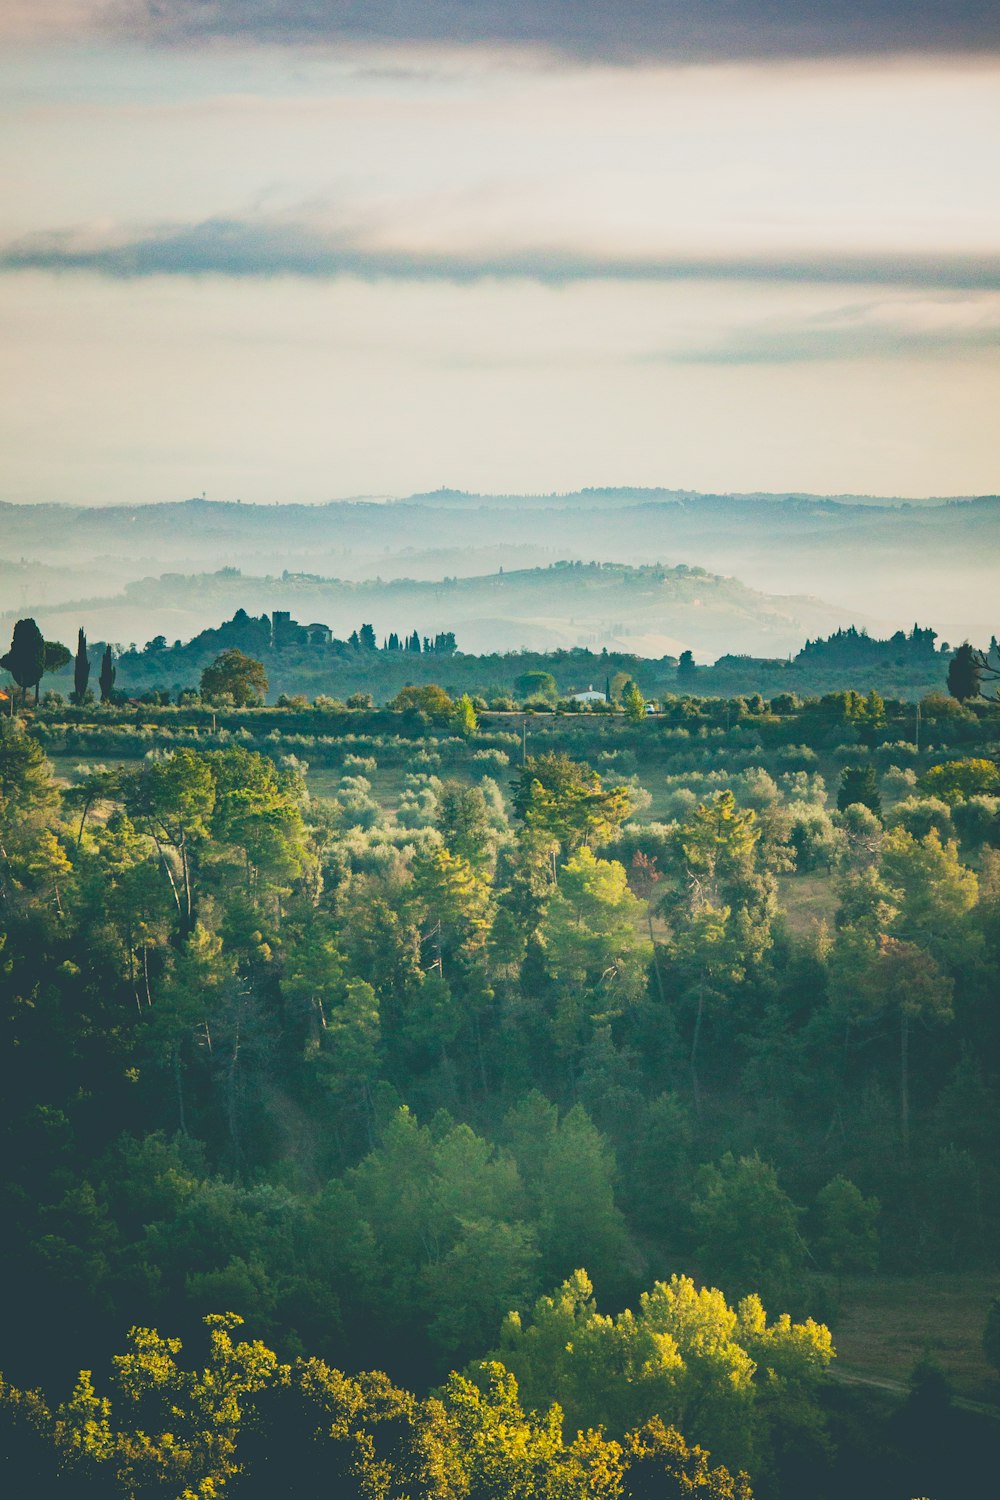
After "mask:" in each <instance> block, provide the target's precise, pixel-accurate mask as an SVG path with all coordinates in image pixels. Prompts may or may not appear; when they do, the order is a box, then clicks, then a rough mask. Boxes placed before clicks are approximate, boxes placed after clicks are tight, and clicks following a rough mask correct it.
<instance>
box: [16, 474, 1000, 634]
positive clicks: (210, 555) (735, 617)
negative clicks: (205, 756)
mask: <svg viewBox="0 0 1000 1500" xmlns="http://www.w3.org/2000/svg"><path fill="white" fill-rule="evenodd" d="M0 527H2V535H3V538H4V546H3V560H2V561H0V611H2V615H3V622H4V625H5V626H6V624H7V623H9V622H10V621H11V620H12V619H14V618H17V616H18V615H19V614H22V613H27V612H30V613H34V614H36V616H37V617H39V619H40V620H44V622H45V628H46V630H47V631H48V632H49V634H50V635H55V634H58V633H61V634H63V635H64V636H65V635H66V634H67V633H68V632H69V631H71V630H73V631H75V628H76V625H77V624H78V623H87V624H88V628H89V629H90V630H91V633H92V635H96V634H98V633H101V634H105V635H107V636H108V637H109V638H111V639H116V640H125V641H128V640H138V641H140V642H141V641H142V640H143V639H148V638H149V637H151V636H152V635H156V634H164V635H167V636H168V637H170V638H171V639H173V638H174V637H187V636H189V635H191V634H193V633H195V632H196V631H197V630H200V629H202V628H204V627H205V626H208V625H210V624H213V623H215V622H216V621H217V620H218V619H219V618H220V616H221V615H222V614H224V613H226V612H227V611H229V612H231V610H232V609H234V608H236V607H238V606H240V605H242V606H244V607H245V608H247V609H259V610H263V609H271V608H287V607H292V608H293V610H296V611H299V612H300V615H302V614H308V615H309V616H310V618H316V619H321V620H324V619H325V620H326V622H327V623H329V624H330V625H332V626H333V627H334V629H335V630H338V631H339V630H341V629H343V628H345V627H346V628H353V626H354V625H356V624H358V623H359V622H360V617H361V615H362V614H366V615H367V616H369V617H371V618H372V623H374V624H375V626H376V629H377V630H379V631H381V630H382V629H383V628H384V629H385V630H389V629H403V628H407V629H410V628H417V629H419V630H420V631H421V632H422V633H426V632H432V631H434V630H436V629H440V628H447V629H455V630H456V632H457V633H459V635H460V644H461V645H462V646H464V647H465V649H469V650H479V649H484V648H486V647H490V648H491V647H494V646H496V647H504V646H514V647H516V646H518V645H521V644H525V645H538V646H542V645H546V646H553V645H565V644H569V645H573V644H578V643H583V642H586V643H587V644H598V645H604V644H607V645H609V646H611V645H613V644H616V643H621V642H627V641H632V642H634V643H637V644H636V645H635V649H641V644H640V643H645V644H646V645H647V646H648V649H649V652H650V654H661V653H662V651H665V650H675V649H680V648H681V647H682V646H687V647H690V648H691V649H693V650H694V651H695V653H696V655H698V656H699V658H701V659H707V658H709V657H710V656H712V655H713V654H717V653H718V652H722V651H749V652H752V653H754V654H758V653H760V654H768V655H774V654H781V653H783V652H786V651H788V650H794V649H797V647H798V646H800V645H801V644H802V641H803V639H804V638H805V636H806V635H809V634H815V633H817V632H820V631H824V632H825V631H826V630H828V629H831V628H834V627H836V626H838V625H847V624H850V623H855V624H858V625H862V624H867V625H868V626H869V627H870V628H871V629H873V630H875V631H878V632H886V633H891V632H892V631H894V630H895V629H897V628H898V627H900V626H908V625H910V624H912V623H913V621H914V620H915V619H919V620H921V621H922V622H923V623H927V624H933V625H934V627H935V628H936V629H937V630H938V631H939V633H940V634H941V636H942V637H944V638H946V639H949V640H953V641H958V640H961V639H963V638H965V637H968V638H970V639H972V640H976V641H980V642H986V641H988V640H989V637H990V636H991V635H992V634H993V633H994V631H995V630H996V628H997V618H996V615H997V611H996V559H997V556H998V554H1000V497H997V496H995V495H989V496H980V497H970V498H948V497H942V498H940V499H934V500H920V501H917V500H914V501H908V500H904V499H899V498H879V497H871V496H810V495H793V494H788V495H702V494H694V493H691V492H689V491H677V490H643V489H629V488H618V489H588V490H583V491H579V492H576V493H573V494H564V495H542V496H536V495H502V496H489V495H470V494H465V493H462V492H458V491H451V490H442V491H438V492H435V493H433V494H427V495H414V496H411V497H409V498H407V499H402V500H394V501H373V500H351V501H336V502H331V503H329V504H326V505H318V506H305V505H296V504H289V505H271V506H261V505H241V504H238V503H223V502H215V501H208V500H204V499H200V500H188V501H183V502H178V503H176V504H165V505H138V506H135V507H122V506H114V507H81V506H62V505H26V506H18V505H0ZM591 559H595V560H598V561H600V562H613V563H623V564H629V565H632V566H636V567H649V566H650V565H653V564H659V565H661V571H663V572H664V573H665V575H666V576H668V577H671V578H673V577H674V576H675V570H676V568H677V566H678V565H687V566H688V567H694V566H700V567H701V568H703V569H705V570H706V573H707V574H711V575H712V576H713V580H714V581H712V582H711V583H709V582H706V583H704V584H703V585H702V586H701V590H700V593H698V592H695V591H694V590H693V588H692V587H690V586H689V585H688V584H685V585H684V586H683V587H681V586H680V585H679V584H671V586H670V589H668V590H667V591H666V592H667V593H671V598H670V600H669V601H668V599H667V597H666V593H665V592H664V587H663V585H662V584H661V585H658V588H659V590H660V592H659V594H657V593H656V591H655V590H654V589H653V588H652V585H651V584H650V583H649V581H648V579H649V575H647V574H643V575H641V576H642V577H643V578H644V579H646V582H644V583H642V584H641V585H640V584H637V583H632V584H629V585H626V584H625V583H624V582H623V581H621V580H622V579H623V578H624V577H625V576H626V575H624V574H622V575H621V577H620V578H619V581H618V583H617V584H614V585H612V583H611V576H612V575H609V576H608V578H606V579H599V580H598V579H597V578H596V577H593V576H591V575H587V580H588V581H587V582H586V586H585V585H584V575H579V574H578V575H577V576H575V577H570V576H569V575H567V574H566V572H565V570H562V569H556V568H551V567H550V565H551V564H554V563H556V562H561V561H566V562H575V561H585V562H586V561H589V560H591ZM501 568H503V569H504V576H505V578H506V579H507V582H506V584H505V585H503V586H500V585H498V584H497V583H496V579H497V578H498V577H499V570H500V569H501ZM220 569H239V570H241V571H242V573H243V574H244V575H245V576H244V577H243V578H242V579H240V580H235V579H234V580H231V583H228V582H226V580H225V578H222V579H218V578H215V577H211V576H210V577H209V580H208V581H206V575H215V574H217V573H218V572H219V570H220ZM539 570H540V571H539ZM168 573H169V574H176V575H183V576H182V577H174V578H163V577H162V575H164V574H168ZM286 573H288V574H291V575H303V574H308V575H309V577H308V578H303V577H301V576H293V577H288V578H286V577H284V576H283V575H284V574H286ZM513 574H516V575H518V579H519V582H518V583H517V584H516V586H515V583H514V579H513V577H512V576H511V575H513ZM557 574H558V575H559V576H558V578H557ZM680 576H682V575H677V577H680ZM148 579H153V580H154V582H153V583H149V582H146V581H145V580H148ZM455 579H459V580H464V581H465V586H464V587H462V588H459V590H458V592H457V594H455V595H453V596H451V597H449V598H448V599H447V605H446V607H445V598H446V593H447V591H448V590H450V589H452V588H453V587H454V584H453V583H452V582H450V581H449V580H455ZM737 579H738V580H739V582H736V580H737ZM155 580H161V581H160V582H155ZM386 580H388V581H392V580H412V583H410V584H405V583H402V582H398V583H395V584H393V585H392V586H391V587H389V586H387V584H386V582H385V581H386ZM365 582H367V583H368V584H369V585H370V587H368V588H367V589H364V590H362V591H360V592H357V593H356V592H355V591H354V590H353V589H352V587H351V586H352V585H357V584H360V583H365ZM135 585H139V587H138V588H136V587H135ZM416 585H424V587H417V586H416ZM130 586H131V587H130ZM427 586H430V587H427ZM616 588H617V590H618V591H619V593H620V595H621V598H620V599H619V600H615V599H614V598H613V594H614V590H615V589H616ZM553 590H555V592H552V591H553ZM626 595H629V602H628V604H627V607H626ZM633 596H634V597H633ZM702 596H704V597H702ZM696 600H697V601H698V602H695V601H696ZM82 601H91V602H89V603H87V604H86V610H87V611H88V612H89V613H88V617H87V620H86V621H84V620H83V617H82V616H81V610H82V609H83V608H84V604H83V603H82ZM341 606H343V611H344V613H343V614H339V613H338V611H339V610H340V609H341ZM448 611H453V612H454V618H452V617H451V616H448V617H447V618H445V615H446V614H447V612H448ZM408 613H409V616H410V618H407V614H408ZM463 632H464V634H463Z"/></svg>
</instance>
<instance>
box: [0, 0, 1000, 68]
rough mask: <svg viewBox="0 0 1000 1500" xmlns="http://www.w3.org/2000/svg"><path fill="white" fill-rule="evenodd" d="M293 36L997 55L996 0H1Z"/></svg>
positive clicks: (122, 26) (31, 23) (729, 55)
mask: <svg viewBox="0 0 1000 1500" xmlns="http://www.w3.org/2000/svg"><path fill="white" fill-rule="evenodd" d="M95 30H96V31H97V32H103V33H104V34H105V35H106V36H111V37H114V38H132V39H135V38H136V37H139V38H142V39H145V40H147V41H153V42H158V41H159V42H167V43H181V44H185V43H195V44H197V43H199V42H205V41H208V40H212V39H222V40H224V41H229V42H232V43H234V44H259V43H264V44H270V45H278V46H281V45H297V44H323V43H335V44H337V45H340V46H343V45H350V44H356V45H368V44H372V43H374V44H389V45H392V44H398V43H403V44H406V43H418V44H420V43H423V44H433V45H439V44H446V45H447V44H451V45H454V44H459V45H462V44H470V43H472V44H476V43H479V44H485V45H487V46H496V45H499V46H505V47H506V46H513V47H528V48H534V49H543V50H545V51H547V52H550V53H554V54H562V55H565V56H569V57H573V58H587V59H599V60H603V61H616V62H634V61H647V60H651V59H671V60H677V59H681V60H709V61H710V60H716V59H726V60H745V59H748V58H781V57H792V58H806V57H808V58H814V57H836V56H841V57H843V56H871V55H875V56H878V55H886V54H891V53H914V52H923V53H928V52H932V53H940V52H951V53H956V52H957V53H993V52H996V51H997V50H998V48H1000V11H998V8H997V6H996V4H995V0H7V3H6V4H5V5H4V6H3V7H2V9H0V34H3V35H6V36H15V37H22V38H23V37H36V38H42V37H49V36H58V35H63V36H65V35H80V34H83V33H87V32H93V31H95Z"/></svg>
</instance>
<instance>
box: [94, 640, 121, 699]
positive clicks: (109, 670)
mask: <svg viewBox="0 0 1000 1500" xmlns="http://www.w3.org/2000/svg"><path fill="white" fill-rule="evenodd" d="M117 675H118V674H117V671H116V669H115V664H114V661H113V659H112V655H111V647H110V645H108V646H105V648H104V655H103V656H102V657H101V673H100V676H99V677H98V679H97V681H98V685H99V686H100V689H101V702H102V703H110V702H111V695H112V693H113V692H114V690H115V677H116V676H117Z"/></svg>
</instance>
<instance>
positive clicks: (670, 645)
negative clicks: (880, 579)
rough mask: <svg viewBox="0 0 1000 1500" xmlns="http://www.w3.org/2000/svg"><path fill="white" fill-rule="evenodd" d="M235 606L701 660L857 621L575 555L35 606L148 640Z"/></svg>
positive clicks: (807, 604)
mask: <svg viewBox="0 0 1000 1500" xmlns="http://www.w3.org/2000/svg"><path fill="white" fill-rule="evenodd" d="M240 608H242V609H245V610H247V611H248V612H249V613H250V614H252V615H260V614H266V613H270V612H271V611H273V610H276V609H282V610H289V611H290V612H291V613H292V614H293V615H294V616H295V618H297V619H298V620H300V621H301V622H302V623H303V624H309V623H312V622H322V623H323V624H326V625H328V626H330V628H331V629H332V631H333V633H334V635H336V636H340V637H346V636H348V635H349V634H350V632H351V631H352V630H354V629H356V628H357V627H358V626H359V625H360V624H361V623H363V622H365V621H368V622H370V623H371V624H372V625H374V627H375V633H376V636H377V637H378V638H379V639H380V640H381V639H382V638H383V637H384V636H387V635H388V634H389V632H390V631H392V630H395V631H397V632H403V631H405V632H407V633H409V632H410V631H412V630H414V629H415V630H417V631H418V632H419V633H420V634H421V635H422V636H423V635H430V636H434V635H436V634H437V632H438V631H445V630H448V631H453V632H454V633H455V635H456V637H457V639H458V644H459V648H460V649H461V650H463V651H467V652H475V653H477V654H480V653H485V652H493V651H505V650H518V649H520V648H522V647H523V648H526V649H529V650H533V651H538V650H543V651H548V650H554V649H558V648H563V649H569V648H572V647H575V646H587V647H593V648H596V649H598V650H600V649H601V648H602V647H604V646H606V647H607V648H608V649H609V650H616V651H625V652H629V653H632V654H635V655H639V656H647V657H662V656H666V655H678V654H679V653H680V652H681V651H683V650H686V649H689V650H693V651H694V653H695V656H696V657H697V658H698V659H699V660H703V661H709V660H714V659H715V657H716V656H718V655H720V654H721V653H723V652H725V651H732V650H738V651H741V652H747V653H749V654H751V655H756V656H769V657H774V656H784V655H786V654H788V653H790V652H794V651H796V650H798V648H799V647H800V646H801V645H802V643H803V641H804V640H805V639H806V637H808V636H810V635H816V634H820V633H824V632H825V631H827V630H828V629H832V628H834V627H835V626H837V625H840V624H845V623H851V622H850V621H847V620H845V618H844V615H843V612H842V611H840V610H836V609H833V608H831V607H830V606H828V605H826V604H824V603H823V602H822V601H820V600H817V599H809V598H794V597H788V598H782V597H777V596H772V595H767V594H763V593H761V592H759V591H758V590H755V589H751V588H748V587H747V586H746V585H745V584H743V583H740V582H739V581H738V580H737V579H734V578H723V577H720V576H719V575H717V574H713V573H708V572H707V571H706V570H705V569H703V568H690V567H687V566H686V565H683V564H682V565H679V566H678V567H675V568H665V567H657V566H653V567H645V568H633V567H628V566H626V565H623V564H612V563H604V564H600V563H568V562H560V563H555V564H552V565H550V566H549V567H547V568H527V569H519V570H515V571H512V572H509V571H506V570H498V571H497V572H495V573H491V574H488V575H480V576H478V577H473V578H455V577H449V578H445V579H439V580H436V581H434V582H425V581H421V580H406V579H404V580H396V581H394V582H388V583H386V582H381V581H368V582H363V583H357V582H353V581H351V580H343V579H336V578H324V577H322V576H321V575H318V574H315V573H292V572H286V573H284V574H282V575H280V576H277V577H274V576H271V577H268V576H255V575H246V574H241V573H240V571H239V570H238V569H235V568H225V569H222V570H220V571H217V572H215V573H207V574H206V573H200V574H190V575H183V574H178V573H167V574H162V575H161V576H159V577H156V578H153V577H150V578H144V579H142V580H140V581H138V582H135V583H130V584H127V585H126V586H125V588H124V590H123V591H122V593H121V594H119V595H112V596H110V597H103V598H102V597H97V598H92V599H78V600H75V601H72V602H70V603H68V604H60V605H54V606H42V605H35V604H34V603H33V604H32V605H31V606H30V608H28V610H27V612H28V613H31V614H33V615H34V616H35V617H36V618H37V619H38V621H39V623H40V624H41V625H42V627H43V629H44V631H45V633H46V635H47V636H48V637H49V638H52V639H60V638H61V639H65V640H72V639H73V638H74V637H75V633H76V630H77V628H78V627H79V626H80V625H83V626H84V627H85V628H86V630H87V632H88V634H89V636H90V638H91V639H92V640H96V639H98V638H102V639H107V640H112V641H116V642H121V643H122V644H128V643H129V642H132V641H135V642H137V643H138V644H140V645H142V644H144V643H145V642H146V641H148V640H150V639H152V638H153V637H154V636H157V635H163V636H165V637H166V638H167V640H168V641H173V640H175V639H182V640H186V639H188V638H190V637H191V636H193V635H195V634H196V633H197V632H198V631H199V630H202V629H203V628H205V626H206V625H211V624H215V623H217V622H218V620H219V619H220V618H222V617H224V616H226V615H229V614H232V613H234V612H235V611H236V610H237V609H240ZM857 623H859V624H862V623H864V621H863V620H859V621H858V622H857Z"/></svg>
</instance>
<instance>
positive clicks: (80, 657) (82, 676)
mask: <svg viewBox="0 0 1000 1500" xmlns="http://www.w3.org/2000/svg"><path fill="white" fill-rule="evenodd" d="M89 681H90V662H89V660H88V659H87V635H86V632H85V630H84V628H83V626H82V625H81V626H80V634H79V635H78V636H77V639H76V661H75V663H74V665H73V702H74V703H77V704H79V703H82V702H83V700H84V698H85V697H86V696H87V684H88V683H89Z"/></svg>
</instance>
